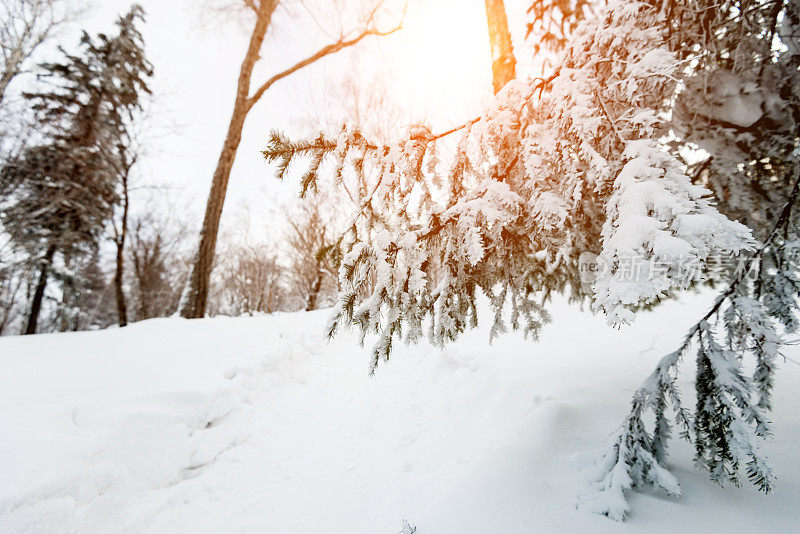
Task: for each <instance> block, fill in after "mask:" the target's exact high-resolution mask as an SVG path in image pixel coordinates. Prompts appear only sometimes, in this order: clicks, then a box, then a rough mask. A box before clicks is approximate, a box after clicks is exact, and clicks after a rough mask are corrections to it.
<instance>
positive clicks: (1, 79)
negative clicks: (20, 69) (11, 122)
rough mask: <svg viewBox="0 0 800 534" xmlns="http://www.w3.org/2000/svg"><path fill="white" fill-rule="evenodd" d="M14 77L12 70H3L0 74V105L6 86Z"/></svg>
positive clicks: (14, 73)
mask: <svg viewBox="0 0 800 534" xmlns="http://www.w3.org/2000/svg"><path fill="white" fill-rule="evenodd" d="M16 75H17V73H16V72H15V71H14V70H12V69H8V70H4V71H3V73H2V74H0V103H2V102H3V96H4V95H5V93H6V89H8V85H9V84H10V83H11V80H13V79H14V76H16Z"/></svg>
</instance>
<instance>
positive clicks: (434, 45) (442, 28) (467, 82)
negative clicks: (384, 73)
mask: <svg viewBox="0 0 800 534" xmlns="http://www.w3.org/2000/svg"><path fill="white" fill-rule="evenodd" d="M391 54H392V57H391V59H390V61H391V65H390V67H391V70H392V74H393V75H394V77H395V78H396V80H397V83H399V84H401V85H402V86H404V89H405V91H404V92H406V93H407V95H408V98H409V104H410V105H411V107H412V108H413V109H414V110H415V111H417V112H423V113H425V114H426V115H427V116H428V117H431V116H432V117H434V118H435V119H436V120H437V121H444V122H447V121H457V120H462V119H463V118H464V116H465V115H469V114H471V113H474V112H475V108H476V107H477V106H479V105H480V103H481V101H482V100H483V99H484V98H486V97H487V96H488V95H489V94H490V93H491V53H490V48H489V37H488V29H487V26H486V12H485V9H484V5H483V2H464V1H463V0H424V1H420V2H416V3H413V4H412V5H411V7H410V8H409V11H408V15H407V18H406V21H405V23H404V25H403V31H402V32H401V34H398V38H397V40H396V41H395V43H394V46H393V47H392V49H391Z"/></svg>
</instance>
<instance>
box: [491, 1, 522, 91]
mask: <svg viewBox="0 0 800 534" xmlns="http://www.w3.org/2000/svg"><path fill="white" fill-rule="evenodd" d="M486 18H487V19H488V22H489V41H490V42H491V45H492V78H493V82H494V84H493V85H494V92H495V94H497V93H499V92H500V90H501V89H502V88H503V87H505V86H506V84H507V83H508V82H510V81H511V80H513V79H514V78H516V76H517V61H516V59H515V58H514V47H513V45H512V43H511V32H510V31H509V29H508V16H507V15H506V8H505V5H504V3H503V0H486Z"/></svg>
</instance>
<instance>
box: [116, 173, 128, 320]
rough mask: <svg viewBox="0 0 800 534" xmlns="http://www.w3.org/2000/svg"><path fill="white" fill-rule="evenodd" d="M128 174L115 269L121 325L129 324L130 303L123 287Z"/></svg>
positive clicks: (124, 178)
mask: <svg viewBox="0 0 800 534" xmlns="http://www.w3.org/2000/svg"><path fill="white" fill-rule="evenodd" d="M128 206H129V195H128V176H127V173H126V174H125V175H124V176H123V177H122V222H121V224H120V226H121V228H120V232H119V235H118V236H117V239H116V241H117V265H116V269H115V271H114V293H115V296H116V300H117V320H118V322H119V326H120V327H125V326H128V304H127V302H125V292H124V291H123V289H122V281H123V278H124V274H125V273H124V268H125V239H126V238H127V237H128Z"/></svg>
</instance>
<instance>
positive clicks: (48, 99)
mask: <svg viewBox="0 0 800 534" xmlns="http://www.w3.org/2000/svg"><path fill="white" fill-rule="evenodd" d="M142 17H143V11H142V9H141V7H139V6H134V7H132V8H131V11H130V12H129V13H128V14H127V15H125V16H123V17H121V18H120V19H119V20H118V21H117V29H118V34H117V35H113V36H109V35H105V34H100V35H99V36H98V37H97V38H91V37H90V36H89V35H88V34H86V33H84V34H83V37H82V39H81V49H82V53H81V54H80V55H72V54H67V53H64V55H65V58H64V60H63V61H62V62H60V63H48V64H44V65H42V67H41V71H42V72H41V75H40V78H41V79H43V81H45V82H47V85H46V86H45V88H44V89H43V90H42V91H40V92H36V93H29V94H26V95H25V96H26V98H28V100H29V101H30V102H31V103H32V107H33V109H34V110H35V111H36V112H37V114H38V116H39V120H40V123H39V128H40V132H41V134H42V141H41V142H40V143H39V144H36V145H33V146H31V147H29V148H28V149H26V150H25V151H24V152H23V154H22V155H21V157H20V158H19V159H18V160H15V161H12V162H10V163H9V164H8V165H6V166H5V167H4V168H3V169H2V173H1V174H0V193H2V198H3V200H2V201H0V207H2V224H3V226H4V228H5V230H6V231H7V232H8V233H9V235H10V236H11V238H12V240H13V241H14V243H15V244H16V245H17V246H18V247H19V248H20V249H23V250H24V251H26V253H27V254H28V255H29V256H30V258H31V263H32V264H34V265H37V266H38V267H39V269H40V276H39V282H38V284H37V288H36V291H35V293H34V297H33V302H32V306H31V313H30V316H29V320H28V325H27V327H26V333H33V332H35V329H36V322H37V316H38V313H39V309H40V306H41V302H42V298H43V296H44V290H45V287H46V284H47V278H48V274H49V273H50V271H51V269H52V266H53V263H54V260H55V258H56V254H60V255H62V256H63V257H67V256H74V255H76V254H90V255H91V254H92V253H93V251H94V250H95V249H96V247H97V245H98V239H99V237H100V235H101V233H102V232H103V230H104V228H105V226H106V224H107V222H108V220H109V218H110V217H111V215H112V212H113V209H114V206H115V204H116V203H117V202H118V200H119V198H118V190H117V187H118V183H117V175H118V172H119V167H120V159H121V158H122V157H123V156H124V151H125V145H126V140H127V137H126V132H127V130H126V120H127V119H128V118H129V117H130V115H131V113H133V112H134V111H135V110H136V109H138V106H139V97H140V94H142V93H143V92H148V88H147V84H146V79H147V78H148V77H149V76H150V75H151V74H152V67H151V66H150V64H149V62H148V61H147V59H146V58H145V56H144V52H143V41H142V36H141V34H140V33H139V31H138V29H137V28H136V24H137V22H139V21H140V20H141V19H142Z"/></svg>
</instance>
